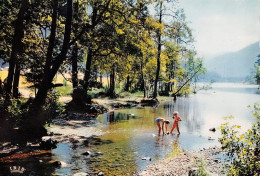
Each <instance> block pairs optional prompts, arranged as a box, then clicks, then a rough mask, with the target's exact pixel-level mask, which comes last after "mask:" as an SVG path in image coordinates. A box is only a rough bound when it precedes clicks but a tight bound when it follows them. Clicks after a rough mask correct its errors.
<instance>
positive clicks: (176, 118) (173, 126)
mask: <svg viewBox="0 0 260 176" xmlns="http://www.w3.org/2000/svg"><path fill="white" fill-rule="evenodd" d="M172 118H173V119H174V122H173V125H172V129H171V132H170V133H171V134H172V131H173V130H174V128H175V127H176V128H177V131H178V134H181V133H180V130H179V121H182V119H181V118H180V116H178V112H177V111H175V112H174V113H173V117H172Z"/></svg>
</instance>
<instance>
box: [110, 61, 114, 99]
mask: <svg viewBox="0 0 260 176" xmlns="http://www.w3.org/2000/svg"><path fill="white" fill-rule="evenodd" d="M114 96H115V67H114V66H112V69H111V73H110V88H109V97H110V98H114Z"/></svg>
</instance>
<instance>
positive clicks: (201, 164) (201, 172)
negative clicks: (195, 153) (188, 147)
mask: <svg viewBox="0 0 260 176" xmlns="http://www.w3.org/2000/svg"><path fill="white" fill-rule="evenodd" d="M205 164H206V163H205V161H204V160H202V159H199V160H198V161H197V162H196V163H195V167H198V170H197V171H196V172H195V175H197V176H210V174H208V173H207V171H206V166H205Z"/></svg>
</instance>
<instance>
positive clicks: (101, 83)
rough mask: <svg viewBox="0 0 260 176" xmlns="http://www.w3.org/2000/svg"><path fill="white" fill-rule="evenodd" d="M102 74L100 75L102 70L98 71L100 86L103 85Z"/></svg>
mask: <svg viewBox="0 0 260 176" xmlns="http://www.w3.org/2000/svg"><path fill="white" fill-rule="evenodd" d="M102 78H103V75H102V72H100V73H99V79H100V85H101V87H103V79H102Z"/></svg>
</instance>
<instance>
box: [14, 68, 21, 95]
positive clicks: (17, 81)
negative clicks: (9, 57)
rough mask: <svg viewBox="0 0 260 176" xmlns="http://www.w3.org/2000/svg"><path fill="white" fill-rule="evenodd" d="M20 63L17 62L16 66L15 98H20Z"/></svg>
mask: <svg viewBox="0 0 260 176" xmlns="http://www.w3.org/2000/svg"><path fill="white" fill-rule="evenodd" d="M20 72H21V69H20V64H19V63H17V64H16V68H15V74H14V83H13V97H14V98H16V99H17V98H18V96H19V80H20Z"/></svg>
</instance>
